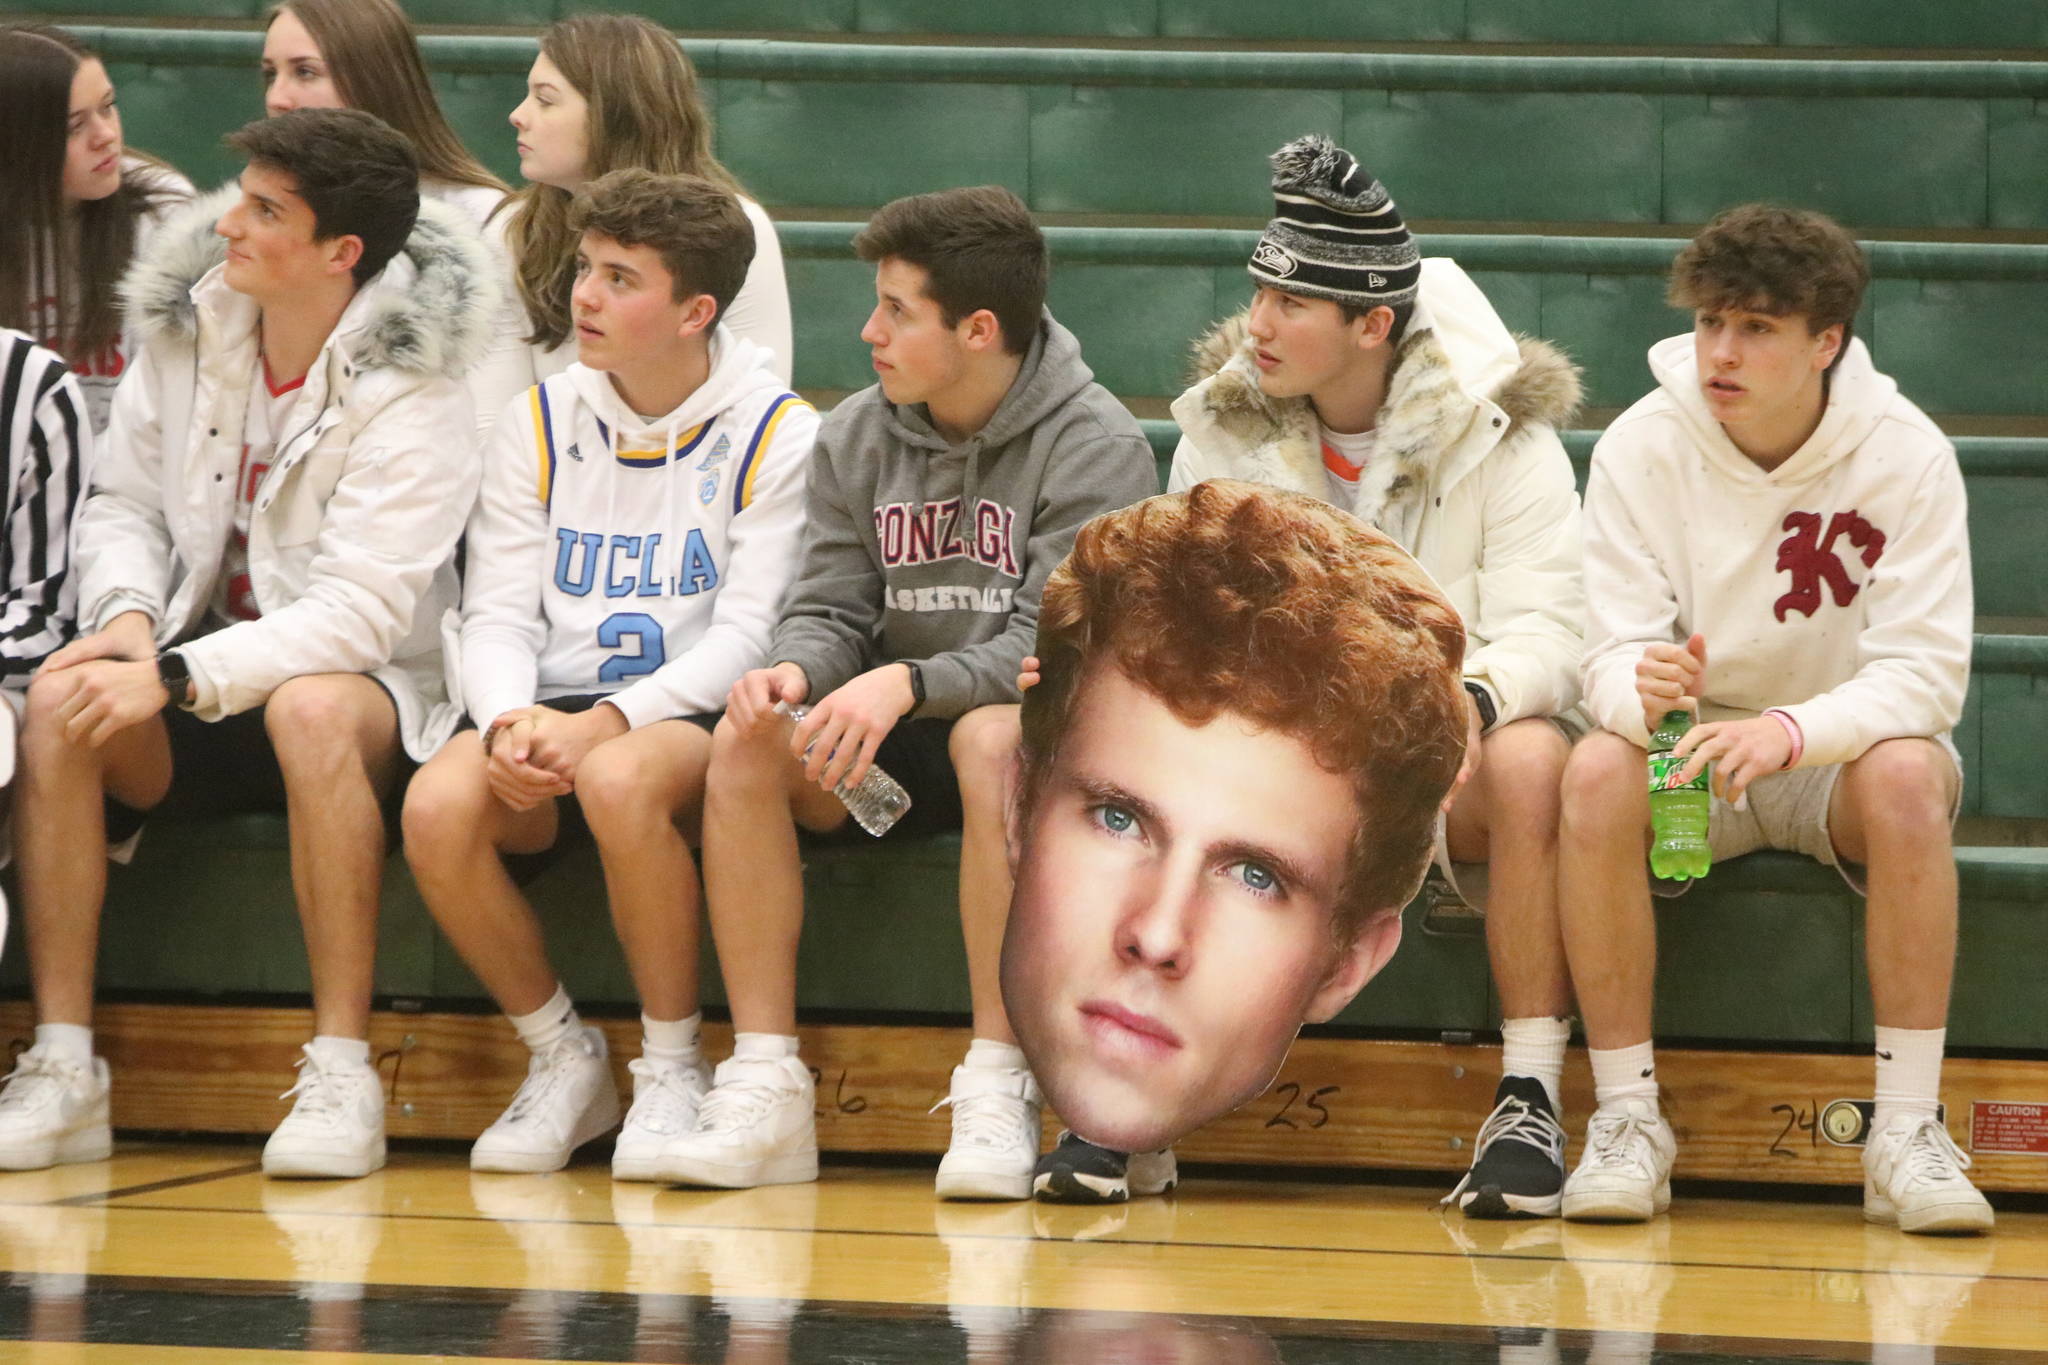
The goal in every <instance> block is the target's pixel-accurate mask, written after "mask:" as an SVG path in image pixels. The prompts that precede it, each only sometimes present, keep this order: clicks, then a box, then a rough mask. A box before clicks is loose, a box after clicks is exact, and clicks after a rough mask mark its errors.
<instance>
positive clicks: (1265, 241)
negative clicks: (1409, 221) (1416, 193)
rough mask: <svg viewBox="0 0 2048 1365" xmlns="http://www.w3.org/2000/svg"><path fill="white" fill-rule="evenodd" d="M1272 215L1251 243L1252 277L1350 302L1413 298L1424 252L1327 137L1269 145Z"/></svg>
mask: <svg viewBox="0 0 2048 1365" xmlns="http://www.w3.org/2000/svg"><path fill="white" fill-rule="evenodd" d="M1272 162H1273V221H1272V222H1270V223H1268V224H1266V231H1265V235H1264V236H1262V237H1260V238H1259V244H1258V246H1257V247H1256V248H1254V249H1253V251H1252V259H1251V264H1250V265H1249V266H1248V267H1246V268H1247V269H1249V270H1250V271H1251V276H1252V280H1253V282H1254V283H1256V284H1262V285H1270V286H1271V287H1272V288H1274V289H1278V290H1281V291H1283V292H1285V293H1289V294H1302V295H1306V296H1307V297H1309V298H1317V299H1330V300H1332V301H1333V302H1336V303H1342V304H1349V305H1350V306H1352V307H1354V308H1375V307H1378V306H1379V305H1381V304H1386V305H1388V306H1389V307H1394V306H1398V305H1400V304H1404V303H1413V302H1414V301H1415V289H1416V285H1417V283H1418V282H1419V281H1420V280H1421V278H1422V253H1421V252H1419V251H1417V250H1416V249H1415V239H1414V238H1413V237H1410V236H1409V235H1408V228H1407V225H1406V224H1404V223H1403V222H1402V221H1401V211H1400V210H1399V209H1397V208H1395V207H1394V201H1393V198H1392V197H1391V196H1389V195H1388V193H1387V190H1386V187H1385V186H1384V185H1382V184H1380V182H1379V181H1377V180H1375V179H1373V177H1372V173H1371V172H1369V171H1367V170H1366V169H1365V167H1363V166H1361V165H1359V164H1358V158H1357V157H1355V156H1353V155H1351V153H1349V152H1347V151H1345V150H1344V149H1343V148H1342V147H1339V146H1337V145H1335V144H1334V143H1332V142H1331V141H1330V140H1329V139H1328V138H1326V137H1314V136H1310V137H1303V138H1296V139H1295V140H1294V141H1292V142H1290V143H1288V144H1287V145H1286V146H1285V147H1282V148H1281V149H1280V150H1279V151H1277V152H1275V153H1273V158H1272Z"/></svg>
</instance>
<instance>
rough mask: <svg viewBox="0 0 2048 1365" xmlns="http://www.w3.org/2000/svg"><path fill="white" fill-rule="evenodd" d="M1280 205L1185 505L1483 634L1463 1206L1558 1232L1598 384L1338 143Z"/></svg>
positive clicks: (1474, 657)
mask: <svg viewBox="0 0 2048 1365" xmlns="http://www.w3.org/2000/svg"><path fill="white" fill-rule="evenodd" d="M1273 197H1274V208H1273V212H1274V217H1273V221H1272V222H1271V223H1269V224H1268V225H1267V227H1266V232H1265V236H1264V237H1263V238H1262V239H1261V240H1260V242H1259V245H1258V248H1257V250H1255V251H1254V252H1253V253H1252V259H1251V265H1250V270H1251V275H1252V281H1253V283H1254V284H1255V285H1256V286H1257V287H1258V292H1257V293H1256V294H1255V295H1254V297H1253V299H1252V306H1251V310H1250V312H1249V313H1247V314H1245V315H1243V316H1241V317H1238V318H1233V319H1232V320H1230V321H1229V322H1226V323H1224V324H1223V325H1222V326H1221V327H1219V328H1218V329H1217V330H1216V332H1215V333H1213V334H1212V335H1211V336H1209V337H1208V338H1206V339H1205V340H1204V341H1203V342H1202V343H1201V344H1200V345H1199V346H1198V347H1197V360H1196V363H1197V364H1198V366H1199V367H1200V369H1201V371H1202V374H1203V378H1202V380H1201V382H1200V383H1198V384H1196V385H1195V386H1194V387H1193V388H1192V389H1190V390H1188V391H1187V392H1186V393H1184V394H1182V395H1181V396H1180V398H1179V399H1178V400H1176V401H1175V403H1174V405H1173V415H1174V417H1175V418H1176V419H1177V420H1178V421H1179V422H1180V426H1181V430H1182V432H1183V433H1185V434H1184V435H1183V436H1182V438H1181V443H1180V448H1179V450H1177V451H1176V452H1175V454H1174V460H1173V478H1172V487H1174V488H1176V489H1179V488H1185V487H1187V486H1188V485H1190V484H1192V483H1195V482H1197V481H1199V480H1202V479H1208V478H1218V477H1228V478H1234V479H1250V480H1254V481H1256V482H1259V483H1266V484H1272V485H1275V486H1277V487H1281V488H1291V489H1293V490H1295V491H1296V492H1299V493H1307V494H1309V495H1311V496H1313V497H1318V498H1322V499H1323V500H1325V501H1327V502H1332V503H1335V504H1336V505H1337V506H1339V507H1341V508H1343V509H1344V510H1345V511H1347V512H1350V513H1352V514H1353V515H1354V516H1357V517H1358V518H1359V519H1360V520H1362V521H1365V522H1367V523H1368V524H1370V525H1372V526H1376V527H1378V528H1379V529H1380V530H1382V531H1385V532H1386V533H1387V534H1389V535H1391V536H1392V537H1393V538H1394V539H1395V540H1397V541H1398V542H1400V544H1401V546H1402V547H1403V548H1404V549H1406V550H1408V551H1409V552H1410V553H1412V554H1414V555H1415V556H1416V558H1418V559H1419V560H1420V561H1421V562H1422V566H1423V568H1425V569H1427V570H1428V571H1429V573H1430V575H1431V576H1432V577H1433V578H1435V579H1436V581H1437V582H1438V583H1440V584H1442V585H1443V589H1444V592H1445V594H1446V595H1447V596H1448V597H1449V598H1450V600H1451V603H1452V605H1453V606H1455V607H1456V608H1457V609H1458V613H1459V615H1460V616H1462V617H1463V618H1464V621H1465V628H1466V630H1467V631H1468V632H1469V633H1470V635H1471V644H1470V648H1469V650H1468V652H1467V653H1466V655H1465V665H1464V667H1465V691H1466V695H1467V701H1468V703H1469V705H1468V716H1467V719H1468V720H1469V721H1470V731H1471V732H1470V742H1469V743H1468V744H1467V746H1466V750H1465V754H1466V758H1465V761H1466V764H1467V770H1468V779H1467V781H1466V782H1465V784H1464V786H1463V787H1462V788H1461V789H1459V791H1458V793H1457V795H1456V798H1455V800H1454V801H1453V803H1452V805H1451V808H1450V810H1449V811H1448V812H1447V813H1446V815H1445V817H1444V818H1443V819H1442V820H1441V821H1439V822H1438V828H1437V848H1436V857H1437V864H1438V867H1439V868H1440V870H1441V872H1442V874H1443V875H1444V876H1445V877H1446V878H1449V879H1450V880H1451V882H1452V885H1453V886H1455V887H1456V888H1457V889H1458V890H1459V891H1460V892H1462V893H1463V894H1464V895H1465V897H1466V898H1467V899H1469V900H1470V901H1472V902H1473V903H1474V904H1476V905H1478V906H1480V907H1482V908H1483V909H1484V910H1485V912H1486V940H1487V948H1488V954H1489V957H1490V959H1491V962H1492V966H1493V979H1494V984H1495V986H1496V988H1497V989H1498V990H1499V992H1500V999H1501V1013H1502V1015H1503V1023H1502V1026H1501V1037H1502V1042H1503V1047H1502V1050H1501V1071H1502V1076H1501V1081H1500V1085H1499V1088H1498V1090H1497V1092H1496V1093H1495V1096H1494V1109H1493V1112H1492V1113H1491V1114H1490V1115H1489V1116H1488V1117H1487V1119H1486V1121H1485V1123H1484V1124H1483V1126H1482V1127H1481V1128H1480V1132H1479V1140H1478V1142H1477V1144H1476V1145H1475V1147H1474V1151H1473V1160H1472V1169H1471V1172H1470V1174H1468V1175H1467V1176H1466V1178H1465V1179H1464V1181H1463V1182H1462V1183H1460V1184H1459V1186H1458V1188H1457V1189H1456V1190H1454V1191H1453V1192H1452V1194H1451V1196H1450V1200H1451V1201H1454V1202H1455V1203H1456V1204H1457V1205H1458V1207H1459V1208H1461V1209H1462V1210H1464V1212H1465V1213H1467V1214H1468V1215H1471V1216H1474V1217H1507V1216H1516V1215H1537V1214H1554V1213H1556V1212H1557V1199H1558V1190H1559V1189H1560V1188H1561V1187H1562V1185H1563V1183H1564V1145H1565V1139H1564V1129H1563V1128H1562V1127H1561V1126H1560V1125H1559V1123H1558V1120H1557V1113H1558V1080H1559V1077H1560V1076H1561V1075H1562V1074H1563V1069H1564V1050H1565V1043H1566V1042H1567V1041H1568V1040H1569V1038H1570V1028H1569V1026H1568V1025H1567V1024H1566V1022H1565V1016H1567V1015H1569V1014H1570V1012H1571V988H1570V985H1569V984H1568V981H1567V977H1566V972H1565V959H1564V942H1563V938H1562V936H1561V933H1560V930H1559V928H1558V916H1557V785H1558V779H1559V778H1560V777H1561V776H1562V775H1563V772H1564V764H1565V756H1566V754H1567V753H1568V752H1569V751H1570V745H1571V740H1572V738H1573V737H1574V736H1576V735H1578V734H1580V733H1582V732H1583V731H1584V729H1585V724H1584V720H1583V717H1582V716H1580V715H1579V714H1578V713H1577V712H1576V711H1575V710H1574V709H1573V708H1574V706H1575V704H1576V702H1577V701H1578V669H1579V656H1580V652H1581V650H1582V648H1583V644H1584V641H1583V638H1582V626H1583V615H1584V599H1583V597H1582V594H1581V592H1580V587H1579V500H1578V494H1577V492H1576V491H1575V490H1574V488H1573V485H1572V468H1571V462H1570V460H1569V459H1568V458H1567V457H1566V455H1565V451H1564V446H1563V444H1562V443H1561V442H1560V441H1559V440H1558V437H1557V428H1558V427H1560V426H1562V425H1564V423H1565V422H1566V421H1568V420H1569V418H1570V415H1571V413H1572V412H1573V411H1574V409H1576V408H1577V406H1578V401H1579V382H1578V373H1577V371H1576V370H1575V369H1574V368H1573V367H1572V365H1571V363H1570V362H1569V361H1568V360H1566V359H1565V358H1564V356H1563V355H1561V354H1560V353H1559V352H1558V351H1557V350H1555V349H1554V348H1552V347H1551V346H1549V345H1546V344H1545V343H1543V342H1541V341H1535V340H1531V339H1529V338H1526V337H1525V338H1517V337H1515V336H1514V335H1513V334H1511V333H1510V332H1509V331H1508V329H1507V328H1506V326H1505V325H1503V324H1502V322H1501V320H1500V317H1499V315H1498V314H1497V313H1495V312H1494V310H1493V306H1492V305H1491V304H1490V303H1488V302H1487V300H1486V296H1485V295H1484V294H1482V293H1480V291H1479V288H1478V286H1476V285H1475V284H1473V282H1472V281H1471V279H1470V278H1469V277H1468V276H1466V274H1465V272H1464V271H1462V270H1460V269H1459V268H1458V266H1457V264H1456V263H1455V262H1453V261H1450V260H1446V259H1443V258H1441V257H1438V258H1432V259H1430V260H1427V261H1425V260H1423V259H1422V258H1421V255H1420V253H1419V252H1418V251H1417V250H1416V247H1415V242H1414V240H1413V238H1411V237H1410V236H1409V234H1408V230H1407V228H1406V226H1404V225H1403V223H1402V221H1401V214H1400V211H1399V210H1398V209H1397V208H1395V206H1394V201H1393V200H1392V199H1391V198H1390V197H1389V196H1388V194H1387V191H1386V190H1385V189H1384V188H1383V187H1382V186H1381V185H1380V183H1379V181H1377V180H1375V179H1373V177H1372V176H1371V175H1370V174H1369V173H1368V172H1367V171H1366V170H1365V168H1364V167H1362V166H1360V165H1359V164H1358V160H1357V158H1355V157H1353V156H1352V155H1351V153H1349V152H1347V151H1345V150H1343V149H1342V148H1340V147H1335V146H1332V145H1331V144H1330V142H1329V141H1328V140H1327V139H1324V138H1320V137H1306V138H1302V139H1300V140H1298V141H1296V142H1292V143H1290V144H1288V145H1287V146H1285V147H1283V148H1281V149H1280V150H1279V151H1278V152H1276V153H1275V154H1274V156H1273ZM1359 723H1360V724H1371V723H1373V722H1372V719H1371V718H1370V717H1361V718H1360V722H1359Z"/></svg>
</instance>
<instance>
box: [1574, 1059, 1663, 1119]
mask: <svg viewBox="0 0 2048 1365" xmlns="http://www.w3.org/2000/svg"><path fill="white" fill-rule="evenodd" d="M1653 1046H1654V1045H1653V1044H1651V1043H1637V1044H1636V1045H1635V1046H1634V1047H1614V1048H1597V1047H1589V1048H1587V1049H1586V1056H1587V1057H1589V1058H1591V1059H1592V1062H1593V1099H1594V1102H1595V1103H1597V1104H1598V1105H1599V1106H1600V1108H1602V1109H1610V1108H1614V1107H1616V1106H1618V1105H1620V1104H1621V1103H1622V1102H1624V1101H1626V1100H1648V1101H1649V1102H1650V1103H1651V1104H1655V1103H1656V1102H1657V1058H1656V1055H1655V1053H1654V1051H1653Z"/></svg>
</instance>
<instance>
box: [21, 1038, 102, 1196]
mask: <svg viewBox="0 0 2048 1365" xmlns="http://www.w3.org/2000/svg"><path fill="white" fill-rule="evenodd" d="M107 1089H108V1079H107V1063H106V1060H105V1059H104V1058H101V1057H95V1058H93V1059H92V1064H91V1065H90V1066H80V1065H79V1064H78V1063H77V1062H74V1061H71V1060H70V1059H68V1058H64V1057H58V1056H56V1055H54V1054H52V1053H50V1052H48V1051H46V1050H44V1049H43V1048H41V1047H32V1048H30V1049H29V1050H28V1051H26V1052H24V1053H22V1054H21V1056H20V1058H19V1059H17V1060H16V1062H15V1063H14V1070H13V1071H12V1072H10V1073H9V1074H8V1076H7V1081H6V1088H5V1089H0V1170H6V1171H39V1170H41V1169H43V1168H44V1167H45V1166H61V1165H65V1164H67V1163H70V1162H74V1161H105V1160H106V1159H107V1158H108V1157H109V1156H111V1155H112V1154H113V1151H114V1134H113V1130H112V1128H111V1127H109V1125H108V1123H107Z"/></svg>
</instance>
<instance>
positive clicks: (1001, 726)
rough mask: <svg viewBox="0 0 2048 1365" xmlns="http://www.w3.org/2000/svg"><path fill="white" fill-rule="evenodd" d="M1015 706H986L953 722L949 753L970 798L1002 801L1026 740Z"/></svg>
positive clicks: (966, 794) (961, 788)
mask: <svg viewBox="0 0 2048 1365" xmlns="http://www.w3.org/2000/svg"><path fill="white" fill-rule="evenodd" d="M1019 715H1020V710H1019V708H1018V707H1015V706H983V707H979V708H977V709H975V710H973V711H969V712H968V713H967V714H966V715H964V716H962V717H960V719H959V720H957V721H955V722H954V723H953V731H952V734H951V735H949V736H948V737H947V740H946V750H947V754H948V756H949V757H950V758H951V759H952V760H953V771H954V773H955V774H956V775H958V777H959V779H960V790H961V793H962V794H963V795H964V796H968V797H970V798H979V797H989V798H999V797H1000V796H1001V794H1002V791H1003V788H1004V785H1005V784H1006V782H1007V781H1008V779H1009V775H1010V770H1011V768H1012V766H1013V765H1014V764H1015V763H1016V761H1017V745H1018V742H1019V740H1020V739H1021V738H1022V731H1021V729H1020V727H1019V723H1018V716H1019Z"/></svg>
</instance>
